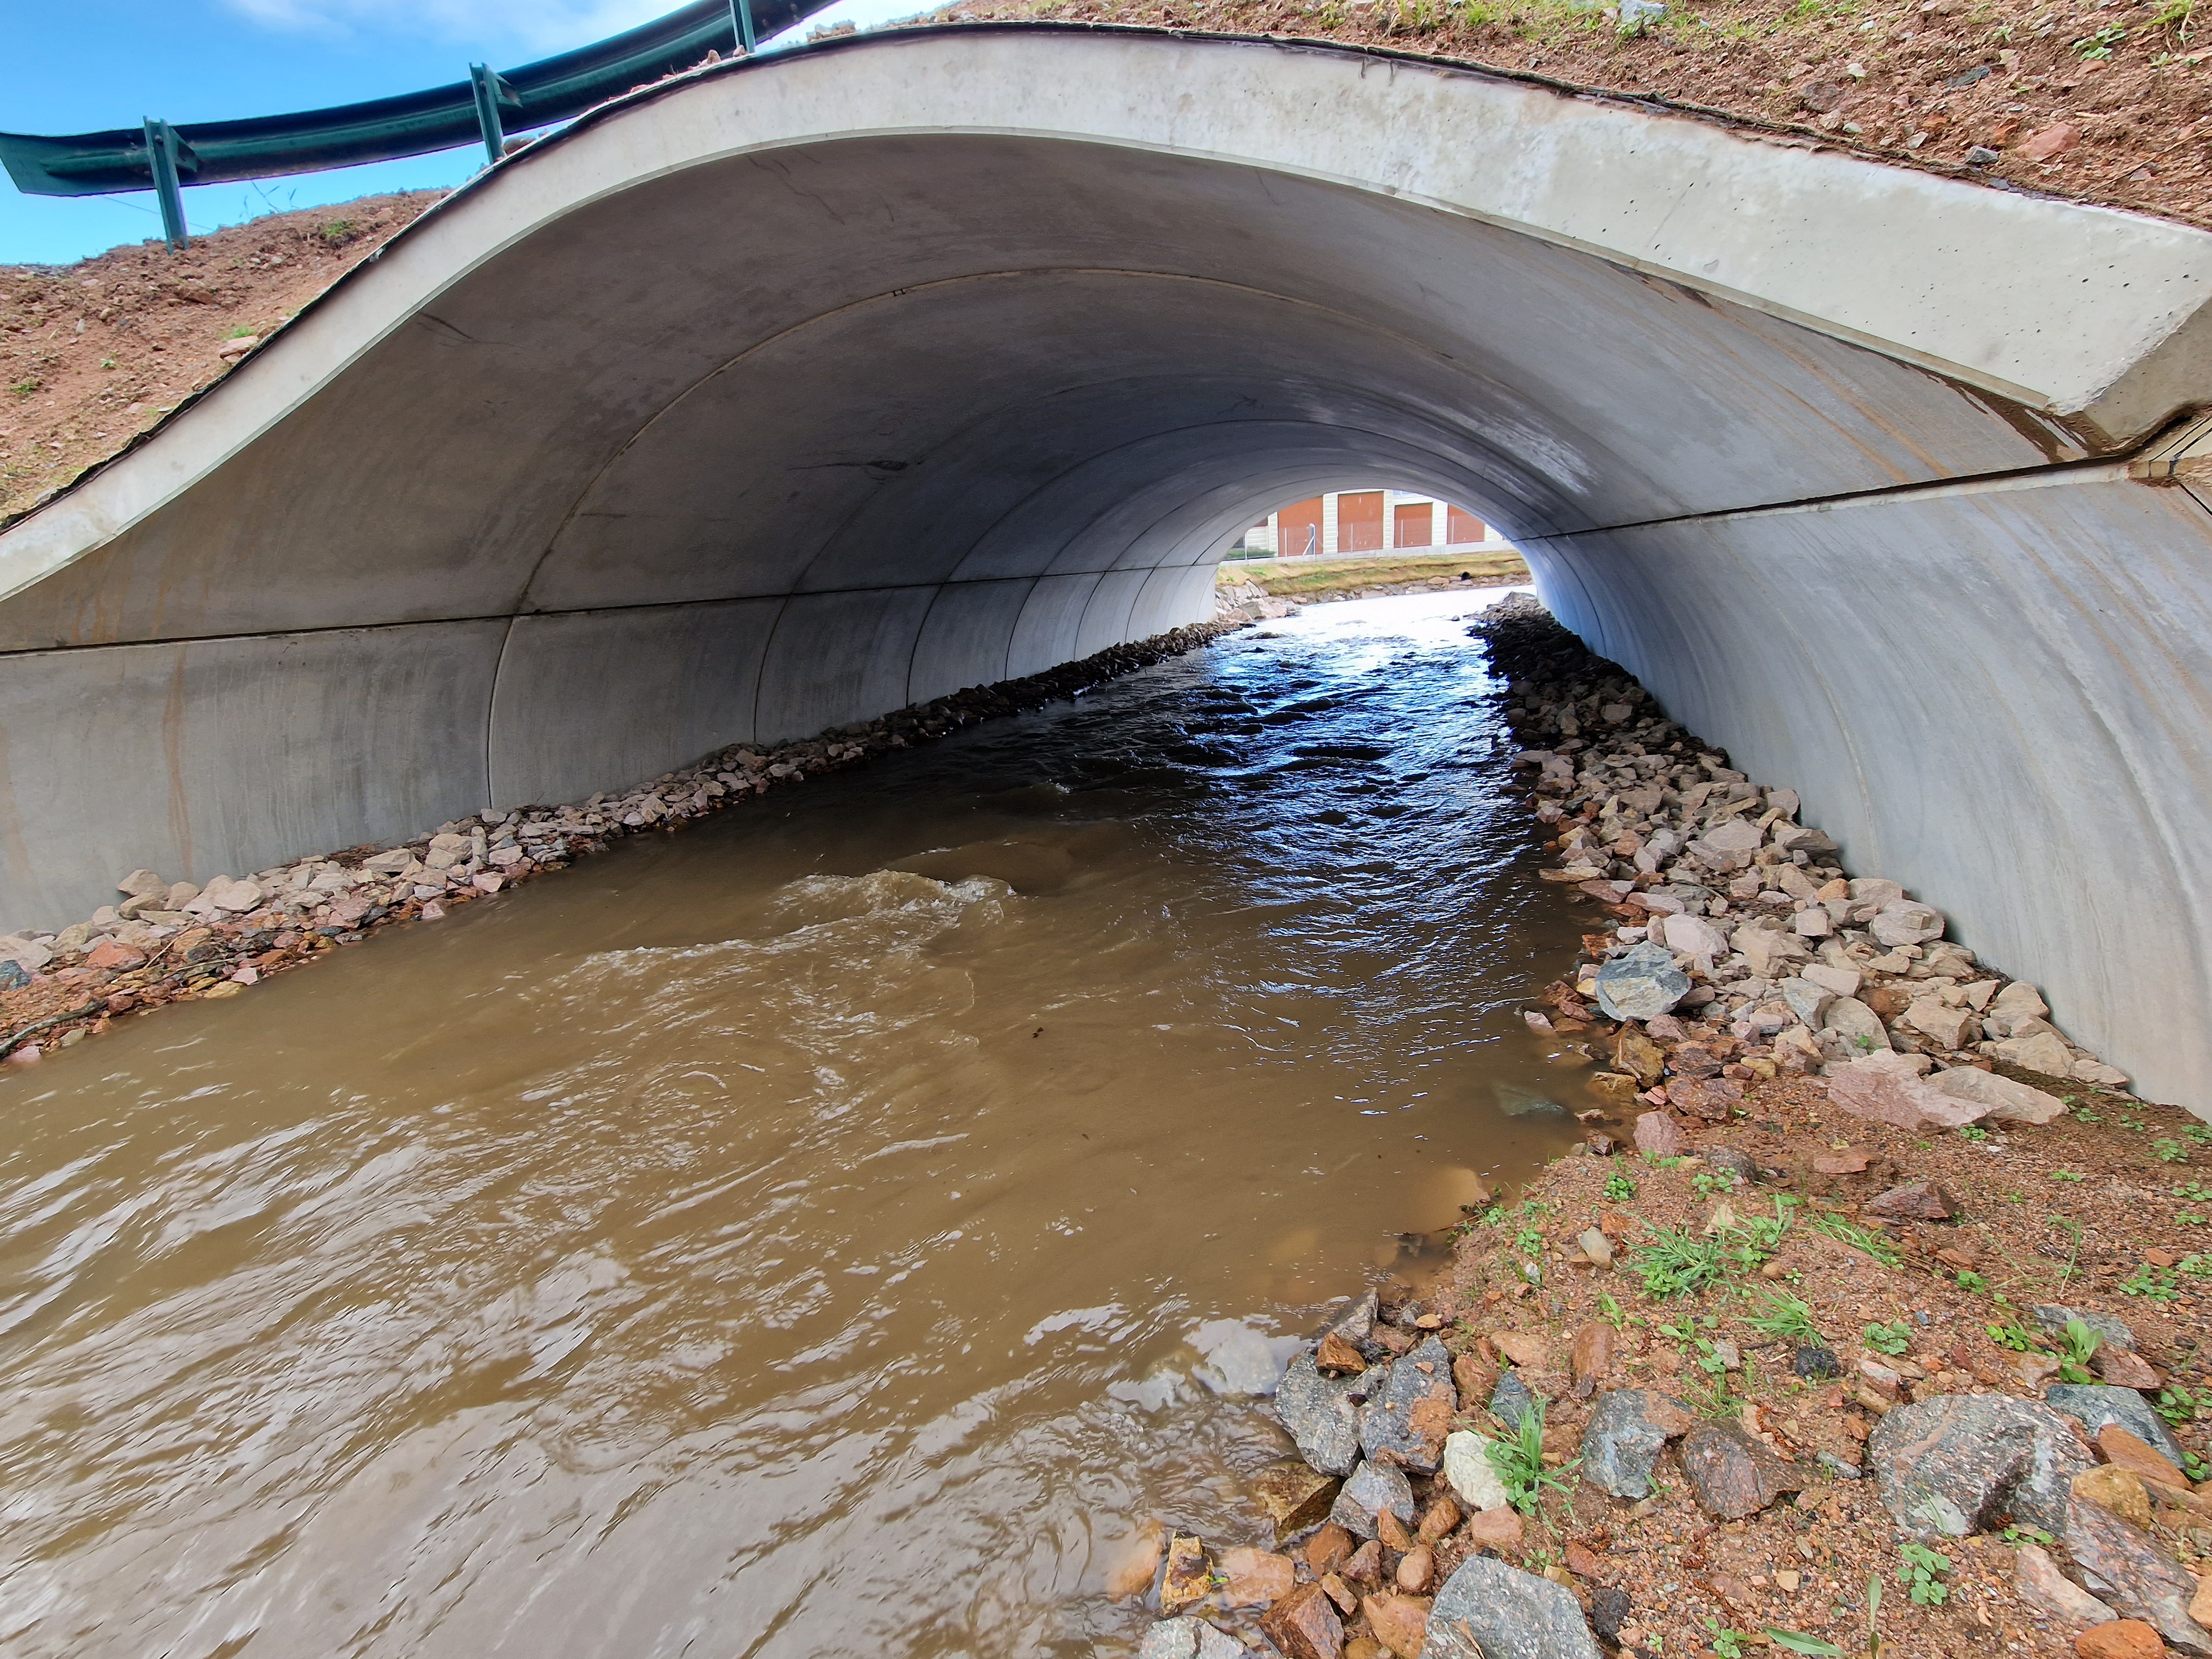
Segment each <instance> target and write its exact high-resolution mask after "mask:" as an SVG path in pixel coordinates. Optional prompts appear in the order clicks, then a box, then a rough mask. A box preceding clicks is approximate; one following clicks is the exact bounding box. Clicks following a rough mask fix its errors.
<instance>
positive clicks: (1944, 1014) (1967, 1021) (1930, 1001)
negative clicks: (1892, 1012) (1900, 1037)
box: [1905, 997, 1974, 1048]
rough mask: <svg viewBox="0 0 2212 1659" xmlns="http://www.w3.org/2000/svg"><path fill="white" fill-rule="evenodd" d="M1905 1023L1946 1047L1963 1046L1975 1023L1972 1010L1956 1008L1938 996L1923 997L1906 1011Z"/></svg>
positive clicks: (1967, 1040) (1968, 1038) (1968, 1039)
mask: <svg viewBox="0 0 2212 1659" xmlns="http://www.w3.org/2000/svg"><path fill="white" fill-rule="evenodd" d="M1905 1024H1908V1025H1910V1026H1911V1028H1912V1029H1913V1030H1916V1031H1918V1032H1919V1033H1920V1034H1921V1035H1922V1036H1929V1037H1933V1038H1934V1039H1935V1040H1936V1043H1937V1044H1938V1045H1939V1046H1941V1047H1942V1048H1965V1047H1966V1044H1967V1042H1969V1041H1970V1040H1971V1037H1970V1028H1971V1027H1972V1025H1973V1024H1974V1016H1973V1014H1972V1011H1971V1010H1968V1009H1965V1008H1954V1007H1953V1006H1951V1005H1950V1004H1949V1003H1948V1002H1945V1001H1943V1000H1942V999H1940V998H1937V997H1921V998H1919V999H1918V1000H1916V1001H1914V1002H1913V1003H1912V1004H1911V1006H1909V1007H1907V1008H1906V1009H1905Z"/></svg>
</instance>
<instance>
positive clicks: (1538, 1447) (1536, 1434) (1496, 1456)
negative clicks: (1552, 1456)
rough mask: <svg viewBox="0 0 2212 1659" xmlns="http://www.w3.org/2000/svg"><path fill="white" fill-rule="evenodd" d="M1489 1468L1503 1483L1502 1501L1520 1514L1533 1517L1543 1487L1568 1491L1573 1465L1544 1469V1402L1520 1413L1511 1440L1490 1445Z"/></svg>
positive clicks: (1542, 1492)
mask: <svg viewBox="0 0 2212 1659" xmlns="http://www.w3.org/2000/svg"><path fill="white" fill-rule="evenodd" d="M1580 1461H1581V1460H1580V1459H1577V1460H1576V1462H1577V1463H1578V1462H1580ZM1490 1467H1491V1468H1493V1469H1495V1470H1497V1471H1498V1480H1501V1481H1503V1482H1504V1486H1505V1497H1506V1501H1507V1502H1509V1503H1510V1504H1512V1505H1513V1507H1514V1508H1515V1509H1516V1510H1520V1511H1521V1513H1522V1514H1523V1515H1534V1514H1535V1512H1536V1505H1537V1504H1538V1503H1540V1502H1541V1500H1542V1498H1543V1496H1544V1489H1545V1488H1546V1487H1547V1486H1549V1487H1550V1488H1552V1489H1553V1491H1554V1492H1560V1493H1565V1492H1568V1491H1569V1490H1570V1488H1569V1486H1568V1485H1567V1479H1566V1477H1570V1476H1571V1475H1572V1474H1573V1473H1574V1469H1575V1464H1573V1463H1570V1464H1568V1465H1567V1466H1566V1467H1565V1469H1564V1470H1563V1471H1561V1472H1559V1473H1554V1472H1553V1470H1550V1469H1547V1468H1545V1467H1544V1402H1543V1401H1541V1400H1540V1401H1537V1402H1536V1406H1535V1409H1534V1410H1533V1411H1527V1412H1523V1413H1522V1414H1521V1425H1520V1427H1519V1428H1518V1429H1516V1431H1514V1433H1513V1436H1512V1437H1511V1438H1510V1439H1503V1440H1493V1441H1492V1442H1491V1443H1490Z"/></svg>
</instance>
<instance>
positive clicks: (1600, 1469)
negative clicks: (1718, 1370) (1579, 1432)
mask: <svg viewBox="0 0 2212 1659" xmlns="http://www.w3.org/2000/svg"><path fill="white" fill-rule="evenodd" d="M1696 1421H1697V1419H1696V1418H1695V1416H1693V1415H1692V1413H1691V1411H1690V1408H1689V1407H1686V1406H1685V1405H1684V1404H1683V1403H1682V1402H1681V1401H1679V1400H1675V1399H1672V1398H1670V1397H1669V1396H1668V1395H1663V1394H1656V1393H1654V1392H1652V1391H1650V1389H1614V1390H1613V1392H1612V1393H1610V1394H1605V1395H1599V1396H1598V1401H1597V1406H1596V1408H1595V1410H1593V1411H1592V1412H1591V1413H1590V1419H1589V1425H1588V1426H1586V1427H1585V1428H1584V1429H1583V1470H1582V1472H1583V1480H1587V1481H1589V1483H1590V1485H1592V1486H1595V1487H1596V1488H1597V1489H1598V1490H1599V1491H1600V1492H1607V1493H1610V1494H1611V1495H1612V1496H1613V1497H1615V1498H1649V1497H1650V1496H1651V1470H1652V1467H1653V1465H1655V1464H1656V1462H1658V1461H1659V1451H1660V1448H1662V1446H1664V1445H1665V1444H1666V1443H1667V1442H1668V1440H1669V1439H1671V1438H1673V1437H1674V1436H1676V1435H1679V1434H1686V1433H1688V1432H1689V1431H1690V1428H1691V1425H1692V1424H1694V1423H1695V1422H1696ZM1453 1438H1454V1439H1457V1438H1458V1436H1456V1435H1455V1436H1453ZM1503 1490H1504V1488H1503V1487H1502V1486H1501V1487H1500V1491H1501V1492H1503Z"/></svg>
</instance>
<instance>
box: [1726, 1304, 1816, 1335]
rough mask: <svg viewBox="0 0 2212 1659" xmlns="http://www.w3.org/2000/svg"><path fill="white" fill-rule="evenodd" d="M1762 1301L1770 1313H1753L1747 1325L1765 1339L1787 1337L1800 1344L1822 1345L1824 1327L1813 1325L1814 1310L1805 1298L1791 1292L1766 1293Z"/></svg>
mask: <svg viewBox="0 0 2212 1659" xmlns="http://www.w3.org/2000/svg"><path fill="white" fill-rule="evenodd" d="M1759 1300H1760V1301H1761V1302H1762V1303H1764V1304H1765V1308H1766V1311H1765V1313H1760V1314H1753V1315H1752V1316H1750V1317H1749V1318H1747V1319H1746V1320H1745V1321H1744V1323H1745V1324H1747V1325H1748V1326H1749V1327H1750V1328H1752V1329H1753V1330H1754V1331H1756V1332H1758V1333H1759V1335H1761V1336H1766V1337H1774V1338H1778V1339H1782V1338H1787V1339H1791V1340H1796V1341H1799V1342H1818V1341H1819V1340H1820V1328H1819V1327H1818V1326H1816V1325H1814V1323H1813V1310H1812V1309H1811V1308H1810V1307H1808V1305H1807V1304H1805V1302H1804V1300H1803V1298H1802V1297H1796V1296H1792V1295H1791V1294H1790V1292H1789V1291H1761V1292H1760V1293H1759Z"/></svg>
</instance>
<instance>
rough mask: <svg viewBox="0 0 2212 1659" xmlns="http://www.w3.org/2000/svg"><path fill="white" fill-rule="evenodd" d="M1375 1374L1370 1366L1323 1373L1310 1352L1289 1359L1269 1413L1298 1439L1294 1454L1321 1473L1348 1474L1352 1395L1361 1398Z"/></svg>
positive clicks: (1354, 1421) (1355, 1434) (1355, 1410)
mask: <svg viewBox="0 0 2212 1659" xmlns="http://www.w3.org/2000/svg"><path fill="white" fill-rule="evenodd" d="M1378 1369H1380V1368H1378ZM1381 1380H1382V1379H1381V1378H1380V1377H1379V1376H1376V1371H1375V1370H1369V1371H1366V1372H1364V1373H1362V1374H1361V1375H1359V1376H1322V1373H1321V1369H1320V1367H1318V1366H1317V1365H1316V1364H1314V1357H1313V1355H1312V1354H1311V1353H1302V1354H1300V1355H1299V1356H1298V1357H1297V1358H1296V1359H1293V1360H1292V1361H1291V1364H1290V1369H1289V1370H1285V1372H1284V1373H1283V1380H1282V1382H1281V1383H1279V1384H1277V1385H1276V1389H1275V1415H1276V1416H1277V1417H1278V1418H1279V1419H1281V1421H1282V1425H1283V1426H1284V1427H1285V1428H1286V1429H1288V1430H1289V1431H1291V1439H1293V1440H1295V1441H1297V1443H1298V1455H1299V1456H1301V1457H1303V1458H1304V1459H1305V1460H1306V1462H1307V1463H1309V1464H1310V1465H1311V1466H1312V1467H1313V1468H1316V1469H1318V1470H1320V1471H1321V1472H1322V1474H1351V1473H1352V1465H1353V1464H1354V1463H1357V1462H1358V1461H1359V1407H1358V1404H1357V1403H1356V1401H1355V1396H1357V1397H1358V1398H1359V1399H1364V1398H1365V1397H1366V1395H1367V1391H1368V1390H1369V1389H1370V1388H1372V1387H1374V1386H1375V1385H1376V1383H1379V1382H1381Z"/></svg>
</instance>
